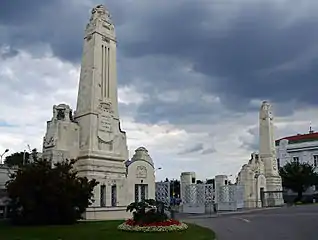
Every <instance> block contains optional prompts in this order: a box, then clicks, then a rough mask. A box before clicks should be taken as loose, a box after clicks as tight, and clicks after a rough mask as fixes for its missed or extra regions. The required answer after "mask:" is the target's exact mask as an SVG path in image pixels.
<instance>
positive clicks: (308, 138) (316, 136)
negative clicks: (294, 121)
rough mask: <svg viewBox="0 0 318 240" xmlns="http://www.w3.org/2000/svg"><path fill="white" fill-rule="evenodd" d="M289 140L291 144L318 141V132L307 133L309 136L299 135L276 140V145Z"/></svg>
mask: <svg viewBox="0 0 318 240" xmlns="http://www.w3.org/2000/svg"><path fill="white" fill-rule="evenodd" d="M283 139H287V140H288V141H289V142H306V141H312V140H315V139H317V140H318V132H314V133H307V134H297V135H293V136H289V137H284V138H280V139H278V140H276V141H275V142H276V144H279V141H280V140H283Z"/></svg>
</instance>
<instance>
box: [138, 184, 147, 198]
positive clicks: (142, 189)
mask: <svg viewBox="0 0 318 240" xmlns="http://www.w3.org/2000/svg"><path fill="white" fill-rule="evenodd" d="M146 199H148V185H147V184H136V185H135V201H136V202H140V201H144V200H146Z"/></svg>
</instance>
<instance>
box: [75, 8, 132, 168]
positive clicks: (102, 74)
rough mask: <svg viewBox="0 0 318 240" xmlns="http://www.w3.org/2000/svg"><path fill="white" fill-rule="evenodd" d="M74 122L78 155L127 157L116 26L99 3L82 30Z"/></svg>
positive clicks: (112, 158) (111, 157)
mask: <svg viewBox="0 0 318 240" xmlns="http://www.w3.org/2000/svg"><path fill="white" fill-rule="evenodd" d="M75 121H77V122H78V123H79V125H80V127H81V129H82V131H81V134H80V158H82V157H85V156H87V157H90V158H97V159H100V158H102V159H104V160H106V159H107V160H112V161H115V162H124V161H125V160H127V159H128V151H127V144H126V135H125V132H123V131H121V129H120V122H119V116H118V100H117V73H116V37H115V28H114V25H113V23H112V21H111V18H110V14H109V12H108V11H107V10H106V9H105V8H104V6H102V5H98V6H97V7H95V8H93V10H92V15H91V18H90V20H89V23H88V24H87V27H86V30H85V37H84V49H83V57H82V66H81V74H80V82H79V90H78V97H77V108H76V113H75Z"/></svg>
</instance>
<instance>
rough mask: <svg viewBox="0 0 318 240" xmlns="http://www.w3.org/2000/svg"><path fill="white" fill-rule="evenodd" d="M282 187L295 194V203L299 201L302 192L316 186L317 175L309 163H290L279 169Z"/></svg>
mask: <svg viewBox="0 0 318 240" xmlns="http://www.w3.org/2000/svg"><path fill="white" fill-rule="evenodd" d="M279 174H280V176H281V177H282V181H283V187H285V188H287V189H291V190H292V191H294V192H296V193H297V198H296V199H295V201H301V199H302V196H303V192H305V191H306V190H307V189H308V188H309V187H310V186H313V185H315V184H316V181H317V173H315V167H314V166H313V165H311V164H309V163H299V162H298V161H292V162H289V163H287V164H286V165H285V166H283V167H282V168H280V169H279Z"/></svg>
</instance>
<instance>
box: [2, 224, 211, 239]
mask: <svg viewBox="0 0 318 240" xmlns="http://www.w3.org/2000/svg"><path fill="white" fill-rule="evenodd" d="M122 222H123V221H104V222H81V223H78V224H75V225H70V226H37V227H15V226H11V225H8V224H5V223H0V239H1V240H2V239H3V240H44V239H45V240H75V239H76V240H99V239H103V240H104V239H112V240H113V239H115V240H116V239H123V240H125V239H129V240H149V239H151V240H163V239H164V240H193V239H195V240H213V239H214V238H215V235H214V233H213V232H212V231H211V230H209V229H207V228H202V227H199V226H196V225H192V224H188V225H189V229H187V230H186V231H183V232H171V233H129V232H121V231H118V230H117V226H118V225H119V224H120V223H122Z"/></svg>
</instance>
